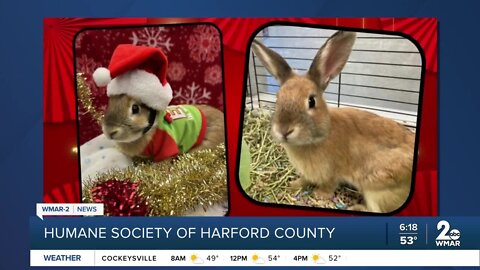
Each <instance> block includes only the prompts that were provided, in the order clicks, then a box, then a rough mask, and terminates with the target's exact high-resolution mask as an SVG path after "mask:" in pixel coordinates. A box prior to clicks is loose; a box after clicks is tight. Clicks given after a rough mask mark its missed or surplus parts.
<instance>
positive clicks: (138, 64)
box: [92, 44, 172, 110]
mask: <svg viewBox="0 0 480 270" xmlns="http://www.w3.org/2000/svg"><path fill="white" fill-rule="evenodd" d="M167 66H168V60H167V57H166V56H165V54H164V53H163V52H162V50H160V49H158V48H153V47H146V46H135V45H131V44H121V45H118V46H117V48H115V50H114V52H113V54H112V58H111V60H110V64H109V66H108V69H107V68H104V67H100V68H97V69H96V70H95V72H94V73H93V75H92V77H93V80H94V81H95V84H96V85H97V86H99V87H103V86H107V95H108V96H113V95H121V94H126V95H129V96H131V97H134V98H136V99H138V100H139V101H141V102H143V103H144V104H146V105H147V106H149V107H151V108H153V109H156V110H164V109H165V108H166V106H167V105H168V104H169V103H170V101H171V100H172V89H171V88H170V85H169V84H168V82H167Z"/></svg>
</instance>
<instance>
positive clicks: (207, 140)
mask: <svg viewBox="0 0 480 270" xmlns="http://www.w3.org/2000/svg"><path fill="white" fill-rule="evenodd" d="M187 109H188V110H191V109H193V110H195V109H198V110H200V112H201V114H202V118H203V119H202V120H203V123H205V122H206V124H205V126H204V128H202V130H204V132H201V133H203V134H200V135H198V136H199V137H203V140H202V138H200V139H199V140H198V141H197V142H195V144H194V145H193V146H191V147H187V148H186V145H183V143H184V142H185V138H187V137H188V136H189V133H191V132H192V130H191V128H190V126H187V127H186V128H180V129H177V128H175V127H173V126H172V125H171V124H172V123H175V121H177V120H179V119H182V118H183V119H190V118H191V116H190V115H189V111H188V110H187ZM223 118H224V115H223V112H221V111H220V110H218V109H216V108H214V107H211V106H208V105H179V106H169V107H167V108H166V109H165V110H164V111H163V110H162V111H157V110H154V109H152V108H150V107H148V106H147V105H145V104H143V103H142V102H140V101H139V100H137V99H135V98H133V97H131V96H129V95H125V94H122V95H112V96H110V97H109V100H108V105H107V109H106V112H105V116H104V118H103V120H102V130H103V133H104V134H105V136H106V137H107V138H109V139H111V140H114V141H115V142H116V144H117V146H118V148H119V149H120V151H121V152H123V153H124V154H125V155H127V156H129V157H141V158H151V159H153V160H154V161H157V162H159V161H163V160H168V159H170V158H173V157H175V156H176V155H177V154H179V153H183V152H187V151H188V152H191V151H197V150H201V149H205V148H213V147H215V146H216V145H218V144H220V143H223V142H224V140H225V131H224V119H223ZM159 123H163V125H166V126H167V127H166V129H169V132H170V133H169V134H171V132H174V133H177V134H178V135H179V136H178V137H179V138H180V139H178V140H172V139H171V138H170V137H169V136H163V135H162V134H163V133H162V132H160V131H159V128H158V126H159ZM171 130H173V131H171ZM190 141H191V139H190ZM177 144H178V145H177ZM190 145H191V143H190Z"/></svg>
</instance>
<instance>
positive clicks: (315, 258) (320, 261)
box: [312, 254, 325, 264]
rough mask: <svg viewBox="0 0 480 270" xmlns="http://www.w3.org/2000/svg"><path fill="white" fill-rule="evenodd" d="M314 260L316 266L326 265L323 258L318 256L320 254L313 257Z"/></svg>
mask: <svg viewBox="0 0 480 270" xmlns="http://www.w3.org/2000/svg"><path fill="white" fill-rule="evenodd" d="M312 260H313V262H314V263H316V264H324V263H325V260H324V259H323V258H322V257H320V255H318V254H313V255H312Z"/></svg>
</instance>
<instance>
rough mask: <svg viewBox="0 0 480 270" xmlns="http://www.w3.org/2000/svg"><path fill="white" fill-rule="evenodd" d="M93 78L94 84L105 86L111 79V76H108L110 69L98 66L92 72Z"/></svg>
mask: <svg viewBox="0 0 480 270" xmlns="http://www.w3.org/2000/svg"><path fill="white" fill-rule="evenodd" d="M92 77H93V80H94V81H95V84H96V85H97V86H100V87H104V86H107V84H109V83H110V81H111V80H112V77H111V76H110V70H108V69H106V68H104V67H100V68H97V69H96V70H95V72H93V75H92Z"/></svg>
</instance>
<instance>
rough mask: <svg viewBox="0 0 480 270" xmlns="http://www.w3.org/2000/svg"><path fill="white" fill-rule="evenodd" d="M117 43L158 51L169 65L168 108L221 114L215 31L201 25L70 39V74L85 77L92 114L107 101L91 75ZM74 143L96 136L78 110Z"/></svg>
mask: <svg viewBox="0 0 480 270" xmlns="http://www.w3.org/2000/svg"><path fill="white" fill-rule="evenodd" d="M119 44H134V45H143V46H150V47H157V48H161V49H162V50H163V52H164V53H165V54H166V55H167V57H168V61H169V67H168V71H167V72H168V73H167V74H168V75H167V78H168V81H169V83H170V85H171V86H172V89H173V95H174V99H173V100H172V104H186V103H189V104H209V105H211V106H214V107H217V108H219V109H222V110H223V96H222V95H223V93H222V91H223V81H222V78H223V75H222V72H223V71H222V62H221V60H222V57H221V40H220V34H219V32H218V30H217V29H216V28H215V27H213V26H211V25H206V24H196V25H172V26H168V25H167V26H161V27H159V26H149V27H136V28H116V29H99V30H87V31H83V32H81V33H79V34H78V35H77V37H76V39H75V60H76V72H82V73H84V74H85V76H86V78H87V82H88V85H89V86H90V89H91V91H92V96H93V98H94V104H95V106H96V107H97V110H100V111H104V110H105V108H106V105H107V102H108V98H107V96H106V92H105V91H106V89H105V88H104V87H97V86H96V85H95V83H94V82H93V80H92V73H93V72H94V71H95V69H96V68H97V67H108V64H109V62H110V58H111V56H112V53H113V50H114V49H115V48H116V47H117V45H119ZM78 118H79V123H80V124H79V130H80V144H83V143H84V142H86V141H88V140H90V139H92V138H94V137H95V136H97V135H99V134H101V133H102V131H101V128H100V127H99V126H98V125H97V124H96V123H95V121H94V120H93V119H92V118H91V117H90V115H88V114H86V113H85V111H84V109H83V108H82V106H81V104H79V108H78Z"/></svg>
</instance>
